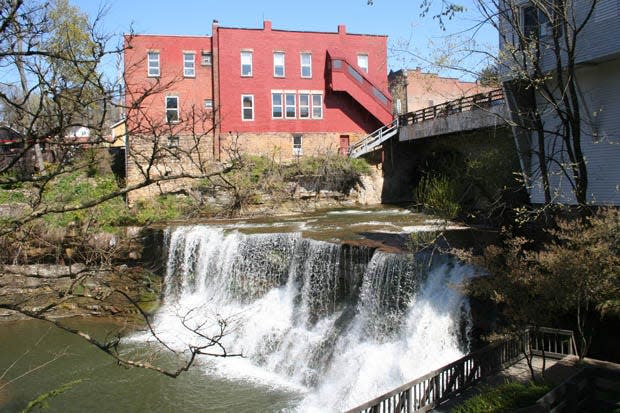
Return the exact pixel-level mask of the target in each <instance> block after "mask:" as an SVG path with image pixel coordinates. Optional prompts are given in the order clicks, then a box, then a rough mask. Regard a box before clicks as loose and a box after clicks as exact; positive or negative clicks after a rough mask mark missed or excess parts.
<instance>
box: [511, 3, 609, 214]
mask: <svg viewBox="0 0 620 413" xmlns="http://www.w3.org/2000/svg"><path fill="white" fill-rule="evenodd" d="M545 2H547V3H545ZM559 3H568V6H565V8H564V9H563V10H559V9H557V8H555V7H557V4H559ZM502 4H503V7H504V8H503V9H502V10H500V51H501V52H500V55H502V56H503V62H502V64H501V66H500V73H501V74H502V76H503V80H504V88H505V92H506V96H507V103H508V105H509V107H510V109H511V113H512V117H513V120H514V123H515V127H514V128H513V132H514V136H515V141H516V144H517V148H518V150H519V155H520V161H521V167H522V171H523V175H524V178H525V180H526V182H527V184H528V191H529V194H530V200H531V202H532V203H534V204H542V203H545V201H546V199H545V198H546V197H545V190H544V185H543V182H544V181H543V179H542V176H543V173H544V171H545V169H546V171H547V176H548V177H549V178H548V183H549V185H548V186H549V192H548V195H547V200H549V196H550V200H551V202H553V203H562V204H575V203H577V198H576V197H575V190H576V182H575V174H574V169H573V167H574V166H575V163H574V162H572V159H574V157H572V158H571V155H574V153H571V151H573V150H574V149H575V148H573V147H571V145H570V144H569V145H568V146H567V144H566V140H565V139H563V136H567V134H566V133H567V132H566V129H567V126H566V125H567V123H566V122H562V113H563V112H562V110H561V108H560V109H558V108H557V105H558V102H560V105H561V104H562V97H564V96H566V97H567V98H568V99H572V98H574V100H573V101H572V103H571V105H572V107H576V108H578V110H577V111H576V112H575V113H576V115H577V117H578V122H579V123H578V124H579V130H578V132H579V133H578V135H579V136H580V139H579V144H578V146H576V147H577V148H578V150H581V151H582V153H583V159H584V160H585V169H586V170H587V174H585V175H586V176H587V186H586V187H585V198H586V202H587V203H588V204H592V205H620V0H573V1H571V0H566V2H559V1H557V0H530V1H516V0H505V1H504V2H503V3H502ZM546 4H548V5H549V6H548V7H546ZM561 12H564V13H565V15H564V16H562V17H561V18H557V19H556V20H554V16H556V14H557V13H561ZM563 22H566V23H563ZM554 24H555V26H554ZM532 40H533V41H532ZM532 44H534V46H532ZM558 48H559V49H558ZM558 50H560V52H559V53H556V51H558ZM571 50H572V51H574V59H568V53H570V51H571ZM533 60H535V63H534V64H532V61H533ZM570 61H572V62H574V63H575V65H574V70H572V69H571V70H569V68H568V67H567V65H568V63H569V62H570ZM559 68H561V69H562V70H559ZM536 71H538V72H536ZM570 73H574V79H575V80H576V81H575V82H574V83H573V85H575V88H574V89H573V90H572V92H571V91H568V90H567V89H568V88H566V87H565V85H567V84H568V81H566V76H567V75H568V74H570ZM535 74H538V77H537V76H535ZM562 77H564V81H562ZM524 78H527V79H528V82H529V83H528V84H527V85H525V86H524V81H523V79H524ZM532 78H538V79H543V80H542V81H541V82H539V83H538V84H537V85H536V86H533V84H534V83H533V82H531V80H530V79H532ZM558 79H560V80H558ZM562 82H564V83H562ZM569 92H570V93H569ZM571 93H572V95H571ZM554 105H555V107H554ZM533 113H535V115H532V114H533ZM537 120H538V121H539V122H540V123H535V122H536V121H537ZM536 125H537V126H538V128H537V127H535V126H536ZM540 154H542V155H543V156H540ZM542 162H545V164H544V165H542V164H541V163H542Z"/></svg>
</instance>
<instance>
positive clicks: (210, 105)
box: [203, 99, 213, 110]
mask: <svg viewBox="0 0 620 413" xmlns="http://www.w3.org/2000/svg"><path fill="white" fill-rule="evenodd" d="M203 105H204V108H205V109H206V110H213V99H205V100H204V103H203Z"/></svg>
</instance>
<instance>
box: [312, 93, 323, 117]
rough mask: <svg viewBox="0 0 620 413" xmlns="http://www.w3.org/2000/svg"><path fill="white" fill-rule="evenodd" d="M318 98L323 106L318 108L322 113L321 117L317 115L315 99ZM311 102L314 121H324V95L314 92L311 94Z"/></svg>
mask: <svg viewBox="0 0 620 413" xmlns="http://www.w3.org/2000/svg"><path fill="white" fill-rule="evenodd" d="M315 96H318V97H319V98H320V99H321V104H320V105H319V106H318V108H317V109H318V110H319V111H320V116H316V115H315V108H316V106H315V104H314V97H315ZM311 100H312V119H323V106H324V105H323V93H317V92H312V93H311Z"/></svg>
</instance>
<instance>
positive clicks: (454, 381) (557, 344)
mask: <svg viewBox="0 0 620 413" xmlns="http://www.w3.org/2000/svg"><path fill="white" fill-rule="evenodd" d="M528 340H529V341H530V343H531V348H532V354H537V352H539V353H541V354H542V350H545V354H546V355H548V356H550V357H551V356H559V355H569V354H575V353H574V350H575V345H574V338H573V332H572V331H568V330H555V329H550V328H544V329H538V330H536V331H531V332H530V331H529V330H528V331H525V332H524V333H523V334H521V335H520V336H519V337H516V338H513V339H510V340H504V341H501V342H498V343H495V344H492V345H490V346H488V347H485V348H484V349H482V350H479V351H476V352H473V353H470V354H468V355H467V356H465V357H463V358H461V359H459V360H457V361H455V362H453V363H450V364H448V365H446V366H443V367H441V368H440V369H438V370H435V371H432V372H430V373H428V374H426V375H424V376H422V377H419V378H417V379H415V380H413V381H411V382H409V383H407V384H404V385H402V386H400V387H398V388H396V389H394V390H392V391H390V392H388V393H386V394H384V395H382V396H379V397H377V398H375V399H373V400H371V401H369V402H367V403H364V404H363V405H361V406H358V407H356V408H354V409H351V410H348V411H347V413H357V412H363V413H412V412H428V411H430V410H432V409H433V408H435V407H437V406H438V405H439V404H441V403H442V402H444V401H446V400H447V399H449V398H450V397H452V396H454V395H456V394H459V393H461V392H462V391H463V390H465V389H467V388H469V387H472V386H473V385H474V384H476V383H477V382H478V381H480V380H481V379H483V378H485V377H488V376H490V375H493V374H495V373H497V372H499V371H501V370H503V369H504V368H506V367H508V366H510V365H512V364H514V363H516V362H517V361H519V360H521V359H522V358H523V357H524V355H523V351H524V349H527V348H529V345H528ZM549 349H552V351H550V350H549Z"/></svg>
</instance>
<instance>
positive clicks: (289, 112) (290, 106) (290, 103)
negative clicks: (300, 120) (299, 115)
mask: <svg viewBox="0 0 620 413" xmlns="http://www.w3.org/2000/svg"><path fill="white" fill-rule="evenodd" d="M284 99H285V100H284V101H285V103H286V117H287V118H294V117H295V107H296V105H295V94H294V93H287V94H286V96H285V97H284Z"/></svg>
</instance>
